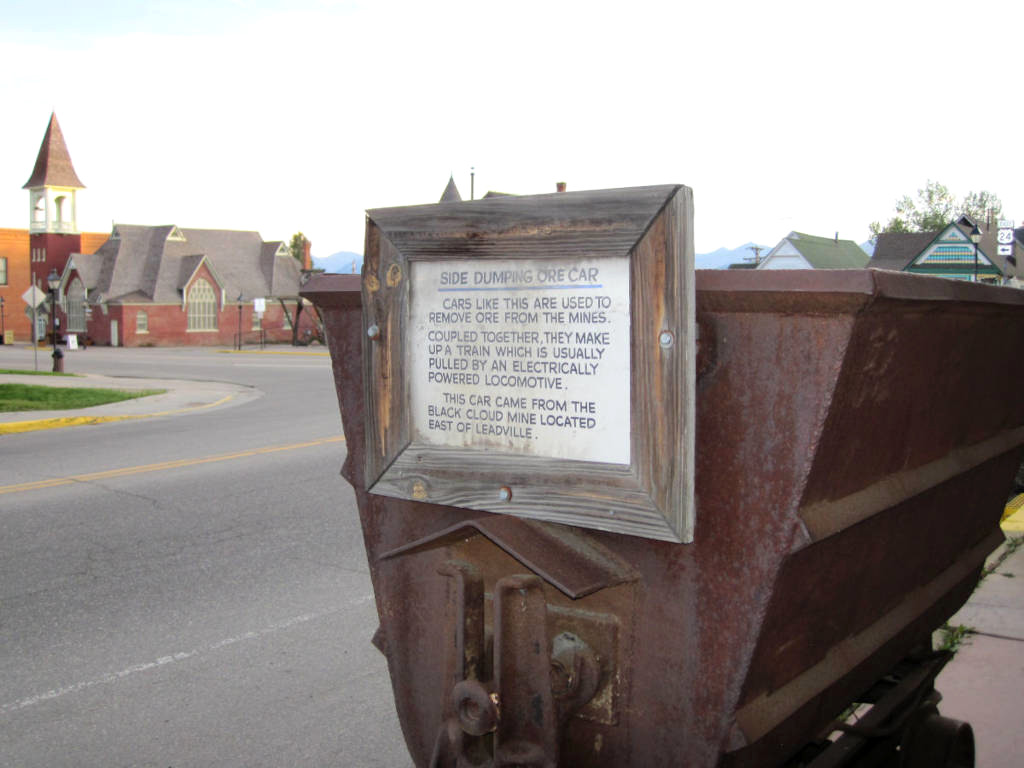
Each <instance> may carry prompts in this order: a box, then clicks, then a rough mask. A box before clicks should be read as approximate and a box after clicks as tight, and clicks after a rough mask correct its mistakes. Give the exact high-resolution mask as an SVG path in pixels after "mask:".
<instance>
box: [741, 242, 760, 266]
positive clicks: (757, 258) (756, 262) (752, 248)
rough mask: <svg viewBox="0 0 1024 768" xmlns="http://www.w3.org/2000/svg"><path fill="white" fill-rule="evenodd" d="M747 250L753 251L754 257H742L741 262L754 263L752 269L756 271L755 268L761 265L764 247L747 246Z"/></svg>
mask: <svg viewBox="0 0 1024 768" xmlns="http://www.w3.org/2000/svg"><path fill="white" fill-rule="evenodd" d="M747 250H750V251H753V252H754V255H753V256H744V257H743V260H744V261H752V262H754V269H757V267H758V266H759V265H760V264H761V251H763V250H764V246H763V245H748V246H747Z"/></svg>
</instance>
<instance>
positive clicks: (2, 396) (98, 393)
mask: <svg viewBox="0 0 1024 768" xmlns="http://www.w3.org/2000/svg"><path fill="white" fill-rule="evenodd" d="M166 391H167V390H165V389H144V390H137V391H132V392H129V391H126V390H123V389H95V388H92V387H42V386H36V385H33V384H0V412H3V413H10V412H13V411H60V410H64V409H67V408H89V407H91V406H93V405H105V404H106V403H119V402H121V401H122V400H132V399H134V398H136V397H145V396H147V395H159V394H161V393H163V392H166Z"/></svg>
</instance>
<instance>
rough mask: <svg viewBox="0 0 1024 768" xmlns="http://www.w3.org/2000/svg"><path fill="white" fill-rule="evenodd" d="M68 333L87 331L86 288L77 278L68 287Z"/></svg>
mask: <svg viewBox="0 0 1024 768" xmlns="http://www.w3.org/2000/svg"><path fill="white" fill-rule="evenodd" d="M65 300H66V301H67V313H68V331H70V332H72V333H82V332H84V331H85V286H84V285H82V281H81V280H79V279H78V278H77V277H76V278H75V279H74V280H72V281H71V285H69V286H68V293H67V298H66V299H65Z"/></svg>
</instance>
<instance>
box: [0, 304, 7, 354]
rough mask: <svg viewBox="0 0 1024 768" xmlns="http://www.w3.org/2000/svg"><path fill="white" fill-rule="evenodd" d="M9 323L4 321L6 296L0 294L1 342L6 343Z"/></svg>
mask: <svg viewBox="0 0 1024 768" xmlns="http://www.w3.org/2000/svg"><path fill="white" fill-rule="evenodd" d="M6 338H7V323H6V322H5V321H4V297H3V296H0V344H6V343H7V342H6V340H5V339H6Z"/></svg>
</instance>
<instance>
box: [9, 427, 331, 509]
mask: <svg viewBox="0 0 1024 768" xmlns="http://www.w3.org/2000/svg"><path fill="white" fill-rule="evenodd" d="M343 442H345V437H344V436H343V435H338V436H335V437H321V438H319V439H318V440H310V441H308V442H305V443H291V444H290V445H268V446H265V447H263V448H252V449H250V450H248V451H238V452H236V453H222V454H220V455H218V456H205V457H202V458H195V459H176V460H174V461H161V462H158V463H156V464H142V465H139V466H137V467H122V468H120V469H107V470H104V471H103V472H89V473H88V474H84V475H71V476H69V477H54V478H51V479H49V480H35V481H33V482H31V483H15V484H14V485H0V495H3V494H5V493H19V492H21V491H38V490H42V489H43V488H56V487H57V486H61V485H71V484H72V483H88V482H91V481H94V480H107V479H110V478H113V477H126V476H128V475H141V474H144V473H146V472H162V471H163V470H166V469H177V468H179V467H191V466H195V465H198V464H212V463H214V462H217V461H231V460H232V459H244V458H246V457H247V456H259V455H261V454H265V453H278V452H280V451H292V450H295V449H297V448H314V447H316V446H319V445H327V444H329V443H343Z"/></svg>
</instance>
